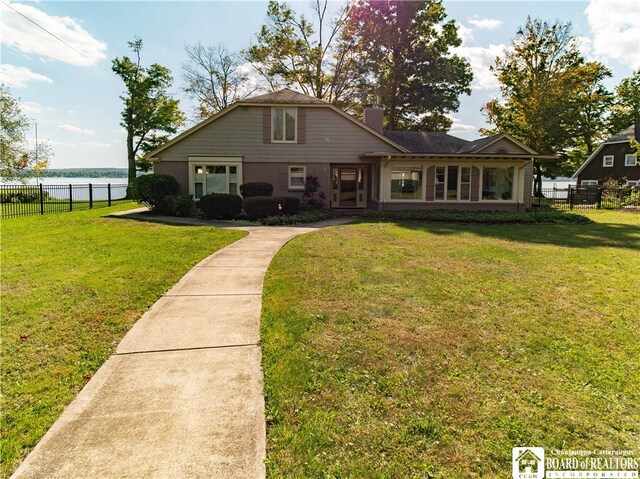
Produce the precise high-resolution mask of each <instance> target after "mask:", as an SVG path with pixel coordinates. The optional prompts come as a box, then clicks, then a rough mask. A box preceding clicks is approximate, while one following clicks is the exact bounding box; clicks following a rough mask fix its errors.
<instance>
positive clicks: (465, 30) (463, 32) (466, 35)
mask: <svg viewBox="0 0 640 479" xmlns="http://www.w3.org/2000/svg"><path fill="white" fill-rule="evenodd" d="M456 26H457V27H458V36H459V37H460V40H462V44H463V45H464V44H465V43H466V42H468V41H469V40H473V29H471V28H469V27H466V26H464V25H463V24H462V23H459V22H456Z"/></svg>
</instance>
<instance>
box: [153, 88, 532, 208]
mask: <svg viewBox="0 0 640 479" xmlns="http://www.w3.org/2000/svg"><path fill="white" fill-rule="evenodd" d="M382 120H383V118H382V110H381V109H380V108H367V109H366V110H365V115H364V123H362V122H360V121H358V120H356V119H354V118H353V117H351V116H350V115H348V114H347V113H345V112H344V111H342V110H340V109H339V108H337V107H336V106H334V105H332V104H330V103H327V102H324V101H322V100H319V99H317V98H313V97H310V96H307V95H303V94H301V93H297V92H295V91H292V90H288V89H285V90H280V91H277V92H274V93H268V94H265V95H260V96H256V97H254V98H250V99H247V100H242V101H238V102H236V103H234V104H233V105H231V106H229V107H228V108H226V109H225V110H222V111H221V112H219V113H217V114H216V115H214V116H212V117H211V118H209V119H207V120H204V121H202V122H201V123H199V124H197V125H196V126H194V127H193V128H191V129H189V130H187V131H185V132H184V133H182V134H180V135H178V136H177V137H175V138H173V139H172V140H171V141H169V142H167V143H165V144H164V145H163V146H161V147H160V148H158V149H156V150H155V151H152V152H151V153H149V154H148V155H147V158H148V159H150V160H151V161H153V163H154V171H155V172H156V173H165V174H169V175H173V176H174V177H176V178H177V179H178V182H179V183H180V186H181V188H182V191H183V192H184V193H190V194H192V195H194V197H195V198H196V199H197V198H199V197H201V196H202V195H204V194H207V193H214V192H216V193H239V185H240V184H242V183H248V182H254V181H264V182H268V183H271V184H272V185H273V186H274V192H273V194H274V195H279V196H283V195H291V196H294V195H295V196H301V195H302V191H303V190H304V179H305V177H306V176H308V175H314V176H317V177H318V178H319V181H320V184H321V186H322V189H323V190H324V192H325V193H326V195H327V199H328V201H329V205H328V206H330V207H331V208H350V209H351V208H369V209H373V210H388V209H408V208H413V209H442V208H450V209H466V210H509V211H522V210H524V209H525V208H527V207H529V206H530V205H531V183H532V172H533V159H534V158H536V157H539V156H540V155H537V154H536V152H534V151H533V150H531V149H530V148H528V147H527V146H525V145H523V144H522V143H520V142H518V141H517V140H515V139H514V138H512V137H510V136H509V135H506V134H501V135H496V136H492V137H488V138H483V139H480V140H476V141H467V140H463V139H461V138H456V137H454V136H451V135H448V134H446V133H423V132H392V131H389V132H383V130H382Z"/></svg>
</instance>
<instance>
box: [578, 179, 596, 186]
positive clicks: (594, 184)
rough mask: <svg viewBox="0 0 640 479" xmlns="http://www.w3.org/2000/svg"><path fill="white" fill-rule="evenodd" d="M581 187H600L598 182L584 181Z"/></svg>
mask: <svg viewBox="0 0 640 479" xmlns="http://www.w3.org/2000/svg"><path fill="white" fill-rule="evenodd" d="M580 186H598V180H582V181H580Z"/></svg>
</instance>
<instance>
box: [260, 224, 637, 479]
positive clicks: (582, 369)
mask: <svg viewBox="0 0 640 479" xmlns="http://www.w3.org/2000/svg"><path fill="white" fill-rule="evenodd" d="M585 214H586V215H587V216H589V217H590V218H591V219H592V220H593V221H594V223H591V224H580V225H532V226H522V225H510V226H504V225H447V224H423V223H422V224H421V223H410V222H406V223H382V222H375V223H367V222H364V221H363V222H361V223H360V224H355V225H346V226H340V227H336V228H331V229H327V230H323V231H319V232H317V233H314V234H310V235H305V236H303V237H300V238H297V239H296V240H294V241H292V242H291V243H289V244H288V245H286V246H285V247H284V248H283V249H282V250H281V251H280V252H279V253H278V254H277V256H276V258H275V259H274V261H273V262H272V263H271V266H270V269H269V271H268V273H267V277H266V279H265V290H264V298H263V315H262V341H263V343H262V344H263V366H264V371H265V394H266V401H267V403H266V405H267V422H268V429H267V456H268V459H267V467H268V473H269V476H270V477H291V478H299V477H305V478H321V477H322V478H325V477H336V478H337V477H340V478H364V477H366V478H400V477H401V478H410V477H421V478H424V477H435V478H459V479H469V478H485V477H486V478H505V479H506V478H510V477H511V449H512V448H513V447H515V446H539V447H544V448H547V449H583V450H594V449H604V450H607V449H613V450H624V449H626V450H635V452H636V456H637V455H638V452H639V449H640V409H639V404H640V340H639V339H638V338H639V336H638V335H639V332H640V313H639V312H640V274H638V264H639V262H640V215H638V214H631V213H619V212H590V213H585Z"/></svg>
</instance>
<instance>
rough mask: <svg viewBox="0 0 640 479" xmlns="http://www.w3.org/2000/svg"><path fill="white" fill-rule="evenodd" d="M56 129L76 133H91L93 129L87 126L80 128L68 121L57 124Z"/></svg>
mask: <svg viewBox="0 0 640 479" xmlns="http://www.w3.org/2000/svg"><path fill="white" fill-rule="evenodd" d="M58 130H62V131H67V132H69V133H78V134H83V135H93V133H94V132H93V130H89V129H87V128H80V127H79V126H75V125H70V124H69V123H63V124H62V125H58Z"/></svg>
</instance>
